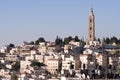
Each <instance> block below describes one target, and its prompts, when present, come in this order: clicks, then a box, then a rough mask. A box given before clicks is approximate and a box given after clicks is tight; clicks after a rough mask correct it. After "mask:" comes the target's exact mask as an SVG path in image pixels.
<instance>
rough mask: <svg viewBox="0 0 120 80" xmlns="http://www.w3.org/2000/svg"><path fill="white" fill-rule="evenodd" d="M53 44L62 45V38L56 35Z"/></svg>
mask: <svg viewBox="0 0 120 80" xmlns="http://www.w3.org/2000/svg"><path fill="white" fill-rule="evenodd" d="M55 44H56V45H60V46H62V44H63V40H62V39H61V38H59V37H58V36H57V37H56V40H55Z"/></svg>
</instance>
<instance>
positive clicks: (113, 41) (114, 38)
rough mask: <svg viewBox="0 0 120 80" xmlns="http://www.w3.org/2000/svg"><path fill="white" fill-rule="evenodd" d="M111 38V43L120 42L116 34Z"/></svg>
mask: <svg viewBox="0 0 120 80" xmlns="http://www.w3.org/2000/svg"><path fill="white" fill-rule="evenodd" d="M110 40H111V41H110V42H111V43H118V39H117V38H116V37H115V36H113V37H112V38H111V39H110Z"/></svg>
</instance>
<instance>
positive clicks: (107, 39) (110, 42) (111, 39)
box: [103, 36, 120, 44]
mask: <svg viewBox="0 0 120 80" xmlns="http://www.w3.org/2000/svg"><path fill="white" fill-rule="evenodd" d="M103 40H104V42H105V43H107V44H112V43H116V44H118V43H120V40H119V39H117V37H115V36H113V37H111V38H108V37H106V38H103Z"/></svg>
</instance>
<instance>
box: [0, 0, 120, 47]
mask: <svg viewBox="0 0 120 80" xmlns="http://www.w3.org/2000/svg"><path fill="white" fill-rule="evenodd" d="M91 7H93V10H94V14H95V30H96V32H95V33H96V37H97V38H98V37H100V38H102V37H106V36H108V37H110V36H117V37H118V38H120V0H0V46H3V45H6V44H9V43H14V44H20V43H22V42H23V41H32V40H36V39H37V38H39V37H44V38H45V39H46V40H48V41H54V39H55V38H56V36H57V35H58V36H59V37H61V38H64V37H67V36H69V35H71V36H73V37H74V36H75V35H77V36H78V37H79V38H82V37H84V38H87V34H88V33H87V31H88V14H89V11H90V8H91Z"/></svg>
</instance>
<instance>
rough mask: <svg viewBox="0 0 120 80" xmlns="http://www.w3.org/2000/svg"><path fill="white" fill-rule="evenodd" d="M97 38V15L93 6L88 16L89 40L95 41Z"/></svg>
mask: <svg viewBox="0 0 120 80" xmlns="http://www.w3.org/2000/svg"><path fill="white" fill-rule="evenodd" d="M94 40H95V17H94V13H93V9H92V8H91V10H90V13H89V18H88V41H89V42H93V41H94Z"/></svg>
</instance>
